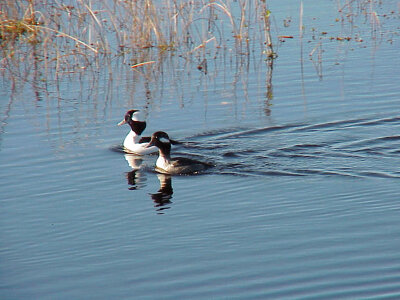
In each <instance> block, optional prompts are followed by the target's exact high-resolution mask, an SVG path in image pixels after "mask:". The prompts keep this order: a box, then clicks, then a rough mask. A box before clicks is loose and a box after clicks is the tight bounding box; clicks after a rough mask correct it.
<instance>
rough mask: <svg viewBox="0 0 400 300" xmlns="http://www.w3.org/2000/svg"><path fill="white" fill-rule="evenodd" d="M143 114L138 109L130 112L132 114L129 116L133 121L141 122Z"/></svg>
mask: <svg viewBox="0 0 400 300" xmlns="http://www.w3.org/2000/svg"><path fill="white" fill-rule="evenodd" d="M142 115H143V114H142V113H141V112H140V111H139V110H138V111H135V112H134V113H133V114H132V116H131V119H132V120H133V121H140V122H142V121H143V120H144V118H143V116H142Z"/></svg>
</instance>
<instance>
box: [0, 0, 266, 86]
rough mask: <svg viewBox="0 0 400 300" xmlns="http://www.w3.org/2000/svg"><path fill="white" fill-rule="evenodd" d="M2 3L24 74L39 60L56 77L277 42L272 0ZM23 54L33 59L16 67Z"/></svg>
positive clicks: (4, 30)
mask: <svg viewBox="0 0 400 300" xmlns="http://www.w3.org/2000/svg"><path fill="white" fill-rule="evenodd" d="M0 8H1V15H0V51H1V56H2V61H1V64H2V69H3V70H10V69H12V70H13V72H16V73H18V74H14V75H17V77H19V78H24V77H25V78H26V77H27V74H29V73H30V72H29V69H33V68H34V67H35V64H36V65H37V64H40V66H41V70H42V71H41V73H42V75H43V76H44V77H43V80H49V79H50V78H53V79H57V78H58V77H59V76H64V75H66V74H71V73H81V72H85V71H87V70H90V69H92V70H95V69H96V68H98V67H99V66H100V65H101V66H103V67H108V68H110V67H109V66H107V65H108V64H109V63H111V61H112V60H114V59H116V58H118V59H122V60H123V62H124V63H126V64H131V65H134V66H135V65H136V66H138V65H141V64H143V63H146V62H150V61H156V62H160V61H162V60H163V58H165V57H166V56H168V55H179V56H181V57H183V58H185V59H192V58H193V57H195V58H197V60H198V61H199V62H201V61H204V58H205V55H206V54H208V55H210V56H214V57H215V56H217V55H219V54H220V53H221V52H223V50H224V49H227V48H228V47H230V46H228V43H230V42H229V41H230V40H232V39H234V41H235V42H234V47H232V49H233V51H234V52H235V53H236V54H238V55H249V52H250V49H249V47H250V46H249V45H250V40H251V39H252V40H256V39H257V40H260V39H261V40H263V39H264V37H265V38H268V40H267V41H265V42H264V44H265V45H266V48H267V49H272V42H271V39H270V32H269V31H270V28H269V21H268V17H267V15H268V14H267V4H266V1H265V0H262V1H255V2H254V1H251V0H238V1H231V0H225V1H223V0H217V1H205V0H199V1H179V0H163V1H152V0H143V1H122V0H100V1H92V0H80V1H47V2H46V3H45V4H43V3H42V2H39V1H33V0H30V1H23V0H16V1H15V0H12V1H11V0H6V1H4V2H3V3H2V4H0ZM267 31H268V32H267ZM268 53H272V50H270V51H269V52H268ZM268 55H269V56H271V55H270V54H268ZM22 61H25V62H26V61H30V62H32V64H28V66H26V68H25V67H23V66H20V67H22V68H25V70H21V68H20V67H19V68H16V65H19V64H20V63H21V62H22ZM33 62H34V63H33ZM28 77H29V76H28Z"/></svg>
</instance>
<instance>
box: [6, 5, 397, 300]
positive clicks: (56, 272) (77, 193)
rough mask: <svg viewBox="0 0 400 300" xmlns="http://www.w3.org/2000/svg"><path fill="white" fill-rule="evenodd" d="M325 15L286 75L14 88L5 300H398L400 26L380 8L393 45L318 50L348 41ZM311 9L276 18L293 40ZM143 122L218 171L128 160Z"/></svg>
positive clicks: (260, 64) (238, 69) (286, 64)
mask: <svg viewBox="0 0 400 300" xmlns="http://www.w3.org/2000/svg"><path fill="white" fill-rule="evenodd" d="M325 5H326V7H323V8H324V9H323V8H321V10H317V9H318V8H311V7H308V6H307V5H306V4H305V7H304V11H305V16H304V20H303V22H304V24H305V26H306V29H307V31H306V35H305V37H304V38H303V43H302V44H301V43H300V41H299V39H297V38H295V39H287V40H286V41H285V42H284V43H282V44H280V45H279V48H278V49H277V52H278V55H279V57H278V59H277V60H276V61H275V62H274V66H273V70H272V73H268V71H271V70H268V65H267V64H266V63H265V61H264V60H263V57H259V56H258V55H257V54H254V56H253V57H252V58H251V61H250V64H249V66H247V65H246V64H245V65H242V64H238V65H237V64H235V63H233V64H230V63H229V59H228V62H224V58H217V59H216V60H215V61H213V60H212V59H209V60H208V61H209V64H208V73H207V74H204V73H202V72H200V71H199V70H197V69H196V64H191V65H189V66H185V67H183V66H182V65H180V64H179V63H177V62H176V61H175V60H174V59H176V60H178V61H179V58H178V57H176V58H174V59H172V61H171V64H170V67H169V68H167V67H164V73H163V75H162V76H161V77H162V78H161V79H154V80H150V81H149V82H147V83H146V82H144V81H143V79H142V78H141V77H140V76H138V77H135V76H134V75H132V71H131V70H129V66H124V65H122V66H121V65H118V66H115V69H114V73H113V81H112V82H111V83H110V82H109V81H108V78H109V77H108V76H109V75H108V73H107V71H104V72H100V73H99V74H97V73H96V74H89V75H87V77H83V78H82V79H81V81H78V80H75V81H74V80H72V81H69V80H64V81H63V82H62V84H61V85H60V90H59V91H57V90H56V89H55V88H54V86H53V85H51V84H49V87H48V89H47V90H43V89H37V88H35V87H32V86H31V85H29V84H25V86H24V87H23V88H21V89H20V90H19V91H18V92H15V93H11V92H10V90H11V87H10V86H9V85H8V81H7V79H6V80H4V81H3V86H4V89H3V92H2V94H1V95H2V96H1V99H2V100H1V101H0V103H1V112H2V114H1V131H0V132H1V135H0V165H1V169H2V171H1V172H0V178H1V179H0V194H1V206H0V207H1V209H0V214H1V217H0V220H1V221H0V228H1V231H0V232H1V243H0V262H1V265H0V276H1V281H0V282H1V284H0V295H1V298H2V299H27V298H29V299H54V298H57V299H74V298H75V299H89V298H90V299H91V298H98V299H110V298H118V299H120V298H130V299H132V298H135V299H136V298H139V299H142V298H166V299H187V298H190V299H209V298H246V299H248V298H260V299H265V298H315V299H321V298H335V299H338V298H384V297H387V298H398V297H399V296H400V255H399V253H398V249H399V246H400V239H399V236H400V229H399V228H400V226H399V225H400V222H399V218H398V215H399V212H400V205H399V201H398V200H399V195H400V185H399V178H398V177H399V176H400V172H399V165H400V157H399V153H400V137H399V128H400V115H399V114H398V112H399V111H400V102H399V88H398V82H399V79H400V75H399V72H398V71H397V67H396V66H400V58H399V56H398V49H399V41H398V30H399V27H398V12H396V14H395V15H394V16H391V15H390V17H387V18H384V17H383V14H384V13H389V12H390V11H391V10H393V9H396V7H395V6H393V5H395V3H391V2H389V3H387V4H386V5H383V6H382V7H379V8H376V9H377V12H378V13H379V14H380V20H381V23H382V32H383V37H382V39H380V40H374V39H371V37H370V36H367V37H366V35H367V34H371V31H370V30H369V29H370V27H369V24H368V22H365V23H364V22H362V21H360V20H359V21H358V22H359V23H358V24H357V27H355V28H356V30H357V31H359V32H360V35H362V37H363V39H364V41H363V42H356V41H354V40H351V41H336V40H332V41H331V40H329V39H328V38H325V39H323V40H319V35H318V38H317V39H316V40H313V38H312V34H311V32H312V31H311V28H312V27H313V26H315V27H316V29H318V30H319V31H327V32H328V36H330V35H332V36H345V35H346V33H347V30H348V27H346V26H340V25H339V24H336V23H335V18H336V17H337V14H336V13H335V10H332V7H335V5H336V3H332V2H330V1H328V2H327V3H325ZM298 9H299V8H298V7H294V6H293V5H291V4H289V3H288V4H282V6H279V5H278V3H276V4H275V3H272V4H271V10H272V11H273V12H275V18H276V20H277V21H276V22H277V23H278V22H280V20H282V19H283V18H287V17H288V16H292V25H291V26H289V27H283V26H282V25H279V24H278V25H277V26H278V28H279V31H280V32H279V34H280V35H293V36H295V37H297V36H298V20H297V16H298ZM322 13H324V14H326V15H321V14H322ZM315 16H318V17H317V18H316V19H314V17H315ZM346 24H347V23H346ZM390 39H393V41H390ZM319 42H321V43H322V49H323V50H324V52H322V63H321V64H319V65H318V63H317V64H316V65H315V64H313V62H312V61H310V60H309V58H308V54H309V53H310V52H311V51H312V49H314V47H315V46H316V45H317V44H318V43H319ZM301 47H303V56H301V52H300V49H301ZM301 58H303V60H301ZM225 59H226V58H225ZM301 61H302V62H303V63H302V64H301ZM314 63H315V61H314ZM315 66H317V68H316V67H315ZM320 67H322V69H321V68H320ZM124 68H126V69H127V70H126V71H121V69H122V70H124ZM318 70H322V71H321V72H320V71H318ZM271 75H272V78H271ZM321 75H322V76H321ZM93 76H95V77H94V79H95V80H93ZM97 76H98V77H97ZM269 79H271V82H272V88H273V89H272V94H273V98H272V99H268V97H267V96H266V93H267V85H268V80H269ZM132 107H134V108H140V109H142V110H143V111H144V112H145V115H146V118H147V121H148V128H147V129H146V132H147V133H148V134H150V133H151V132H153V131H155V130H159V129H162V130H165V131H167V132H168V133H169V134H170V136H171V137H172V138H175V139H177V140H179V141H182V142H184V144H183V145H180V146H178V147H176V148H175V149H174V153H175V154H176V155H178V154H179V155H187V156H195V157H196V158H198V159H202V160H207V161H210V162H213V163H215V165H216V166H215V168H213V169H212V170H210V171H209V172H207V173H206V174H203V175H198V176H174V177H172V178H168V177H165V176H162V175H157V174H156V173H155V172H154V171H153V165H154V163H155V160H156V157H155V156H149V157H143V158H140V159H138V158H137V157H132V156H129V155H124V154H123V153H121V152H120V151H118V150H119V149H120V145H121V143H122V141H123V139H124V137H125V135H126V133H127V131H128V128H126V127H125V128H121V127H118V126H116V124H117V123H118V122H119V121H120V120H121V118H122V117H123V115H124V113H125V111H126V110H127V109H130V108H132ZM133 164H140V166H141V168H140V169H139V170H136V171H135V170H133V169H132V165H133Z"/></svg>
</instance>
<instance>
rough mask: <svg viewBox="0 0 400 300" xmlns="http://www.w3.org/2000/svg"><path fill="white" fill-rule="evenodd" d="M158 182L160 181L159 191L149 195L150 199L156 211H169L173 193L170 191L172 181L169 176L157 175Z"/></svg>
mask: <svg viewBox="0 0 400 300" xmlns="http://www.w3.org/2000/svg"><path fill="white" fill-rule="evenodd" d="M157 177H158V180H159V181H160V189H159V190H158V191H157V193H154V194H150V196H151V199H153V202H154V207H156V208H158V209H157V211H158V212H161V211H162V210H165V209H169V208H170V206H168V204H171V203H172V202H171V198H172V194H173V193H174V191H173V189H172V180H171V176H170V175H166V174H157Z"/></svg>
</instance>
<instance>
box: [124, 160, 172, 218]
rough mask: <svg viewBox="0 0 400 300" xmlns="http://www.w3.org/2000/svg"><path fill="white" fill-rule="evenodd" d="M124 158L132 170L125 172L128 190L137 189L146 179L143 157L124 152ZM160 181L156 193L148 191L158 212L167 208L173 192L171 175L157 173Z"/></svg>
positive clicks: (142, 185)
mask: <svg viewBox="0 0 400 300" xmlns="http://www.w3.org/2000/svg"><path fill="white" fill-rule="evenodd" d="M125 159H126V161H127V162H128V164H129V166H130V167H131V168H132V171H130V172H128V173H126V179H127V180H128V184H129V185H130V187H129V189H130V190H138V189H141V188H143V187H145V185H146V184H145V183H146V181H147V178H146V172H145V171H144V168H145V167H144V166H143V159H142V158H141V157H140V156H136V155H132V154H125ZM157 178H158V180H159V181H160V189H159V190H158V191H157V192H156V193H150V194H149V195H150V197H151V199H152V200H153V202H154V207H155V208H156V209H157V212H158V213H159V214H161V213H162V211H163V210H165V209H169V208H170V206H169V204H171V203H172V201H171V198H172V194H173V193H174V191H173V189H172V180H171V176H170V175H167V174H160V173H159V174H157Z"/></svg>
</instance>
